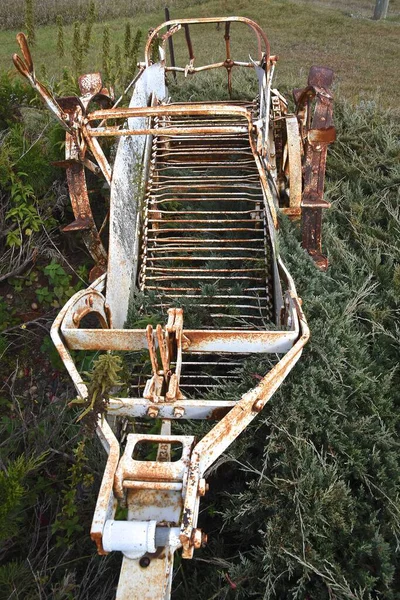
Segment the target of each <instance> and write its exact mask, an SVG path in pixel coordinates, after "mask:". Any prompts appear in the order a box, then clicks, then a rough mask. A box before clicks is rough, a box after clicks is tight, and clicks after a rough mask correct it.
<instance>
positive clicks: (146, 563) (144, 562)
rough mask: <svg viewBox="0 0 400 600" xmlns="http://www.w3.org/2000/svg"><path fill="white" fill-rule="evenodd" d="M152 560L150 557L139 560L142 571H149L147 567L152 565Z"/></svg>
mask: <svg viewBox="0 0 400 600" xmlns="http://www.w3.org/2000/svg"><path fill="white" fill-rule="evenodd" d="M150 562H151V560H150V558H149V557H148V556H142V558H141V559H140V560H139V565H140V566H141V567H142V569H147V567H148V566H149V565H150Z"/></svg>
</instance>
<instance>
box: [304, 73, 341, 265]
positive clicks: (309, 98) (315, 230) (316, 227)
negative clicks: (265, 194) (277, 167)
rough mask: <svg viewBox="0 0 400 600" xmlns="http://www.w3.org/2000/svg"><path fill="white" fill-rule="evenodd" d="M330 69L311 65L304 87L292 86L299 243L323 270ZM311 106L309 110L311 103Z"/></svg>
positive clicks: (331, 135) (330, 139)
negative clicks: (298, 147) (300, 179)
mask: <svg viewBox="0 0 400 600" xmlns="http://www.w3.org/2000/svg"><path fill="white" fill-rule="evenodd" d="M332 81H333V71H332V70H331V69H327V68H325V67H311V69H310V74H309V77H308V87H307V88H305V89H304V90H295V93H294V95H295V101H296V104H297V114H298V118H299V121H300V125H301V134H302V137H303V144H304V190H303V198H302V203H301V206H302V232H303V233H302V236H303V239H302V245H303V248H305V249H306V250H307V251H308V253H309V254H310V256H311V257H312V259H313V260H314V262H315V263H316V265H317V266H318V267H319V268H320V269H321V270H326V269H327V267H328V260H327V258H326V257H325V256H323V254H322V247H321V236H322V209H323V208H328V207H329V206H330V205H329V203H328V202H326V201H325V200H324V199H323V193H324V181H325V166H326V155H327V150H328V144H330V143H331V142H333V141H334V140H335V129H334V127H333V124H332V113H333V102H332V95H331V92H330V87H331V85H332ZM314 100H315V109H314V112H313V113H312V104H313V101H314Z"/></svg>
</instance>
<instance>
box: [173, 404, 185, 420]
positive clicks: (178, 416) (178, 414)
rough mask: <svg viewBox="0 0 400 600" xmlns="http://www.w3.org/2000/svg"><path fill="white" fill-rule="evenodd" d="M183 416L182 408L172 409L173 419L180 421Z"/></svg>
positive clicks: (183, 410)
mask: <svg viewBox="0 0 400 600" xmlns="http://www.w3.org/2000/svg"><path fill="white" fill-rule="evenodd" d="M184 414H185V409H184V408H182V407H181V406H176V407H175V408H174V417H175V419H182V417H183V415H184Z"/></svg>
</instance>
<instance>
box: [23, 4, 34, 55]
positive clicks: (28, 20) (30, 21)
mask: <svg viewBox="0 0 400 600" xmlns="http://www.w3.org/2000/svg"><path fill="white" fill-rule="evenodd" d="M25 27H26V31H27V37H28V42H29V44H30V45H31V46H34V44H35V40H36V34H35V15H34V0H25Z"/></svg>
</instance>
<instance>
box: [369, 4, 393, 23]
mask: <svg viewBox="0 0 400 600" xmlns="http://www.w3.org/2000/svg"><path fill="white" fill-rule="evenodd" d="M388 8H389V0H376V3H375V9H374V15H373V17H372V18H373V19H374V20H375V21H379V19H386V17H387V12H388Z"/></svg>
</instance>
